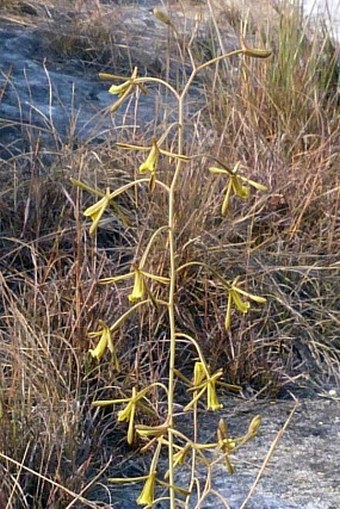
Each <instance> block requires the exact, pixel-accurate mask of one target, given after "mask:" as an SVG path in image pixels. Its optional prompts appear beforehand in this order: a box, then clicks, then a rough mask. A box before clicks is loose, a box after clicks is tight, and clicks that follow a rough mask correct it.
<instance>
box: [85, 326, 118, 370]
mask: <svg viewBox="0 0 340 509" xmlns="http://www.w3.org/2000/svg"><path fill="white" fill-rule="evenodd" d="M99 323H100V325H101V328H100V330H99V331H97V332H90V333H89V336H90V337H92V338H93V337H97V336H100V340H99V342H98V344H97V346H96V348H94V349H92V348H90V349H89V353H90V354H91V356H92V357H93V358H94V359H97V360H98V361H100V359H101V358H102V357H103V355H104V354H105V351H106V349H107V348H109V350H110V352H111V353H112V354H115V348H114V345H113V342H112V338H111V331H110V328H109V327H108V326H107V325H106V323H105V322H103V321H101V320H100V321H99Z"/></svg>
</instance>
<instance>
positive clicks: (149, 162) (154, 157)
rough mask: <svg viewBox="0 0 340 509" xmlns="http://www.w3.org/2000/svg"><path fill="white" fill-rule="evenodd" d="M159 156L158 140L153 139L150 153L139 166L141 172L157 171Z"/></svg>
mask: <svg viewBox="0 0 340 509" xmlns="http://www.w3.org/2000/svg"><path fill="white" fill-rule="evenodd" d="M158 158H159V148H158V146H157V141H155V140H154V141H153V144H152V147H151V150H150V153H149V155H148V157H147V158H146V160H145V161H144V163H142V164H141V165H140V167H139V172H140V173H147V172H148V171H149V172H150V173H155V171H156V167H157V163H158Z"/></svg>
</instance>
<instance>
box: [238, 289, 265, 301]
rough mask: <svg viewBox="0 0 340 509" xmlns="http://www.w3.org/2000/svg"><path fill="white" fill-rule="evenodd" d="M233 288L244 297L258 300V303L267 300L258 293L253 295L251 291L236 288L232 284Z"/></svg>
mask: <svg viewBox="0 0 340 509" xmlns="http://www.w3.org/2000/svg"><path fill="white" fill-rule="evenodd" d="M233 289H234V290H235V292H238V293H240V294H241V295H244V297H248V299H251V300H253V301H255V302H258V303H259V304H264V303H265V302H267V299H265V298H264V297H260V296H259V295H253V294H252V293H248V292H245V291H244V290H241V288H238V287H236V286H234V287H233Z"/></svg>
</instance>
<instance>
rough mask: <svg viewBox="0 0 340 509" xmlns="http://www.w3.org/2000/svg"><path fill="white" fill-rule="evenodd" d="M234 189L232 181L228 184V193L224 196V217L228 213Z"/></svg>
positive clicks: (222, 212)
mask: <svg viewBox="0 0 340 509" xmlns="http://www.w3.org/2000/svg"><path fill="white" fill-rule="evenodd" d="M232 188H233V185H232V181H231V180H230V181H229V183H228V186H227V190H226V193H225V196H224V200H223V203H222V210H221V214H222V216H225V215H226V213H227V211H228V207H229V201H230V196H231V191H232Z"/></svg>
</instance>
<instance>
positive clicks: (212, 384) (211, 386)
mask: <svg viewBox="0 0 340 509" xmlns="http://www.w3.org/2000/svg"><path fill="white" fill-rule="evenodd" d="M222 373H223V372H222V370H221V369H220V370H218V371H216V373H214V374H213V375H210V373H209V371H208V370H207V368H206V366H204V364H203V363H202V362H201V361H197V362H196V363H195V366H194V379H193V384H192V387H191V388H190V389H189V391H195V392H197V394H195V395H194V397H193V399H192V400H191V401H190V403H188V404H187V405H186V407H185V408H184V411H185V412H186V411H187V410H189V409H190V408H192V407H193V406H194V404H195V403H196V402H197V401H198V400H199V399H200V398H201V397H202V396H203V394H204V393H205V392H206V393H207V409H208V410H213V411H216V410H220V409H221V408H222V406H223V405H222V404H221V403H220V402H219V401H218V397H217V393H216V383H217V381H218V379H219V378H220V377H221V376H222ZM196 382H198V383H196Z"/></svg>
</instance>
